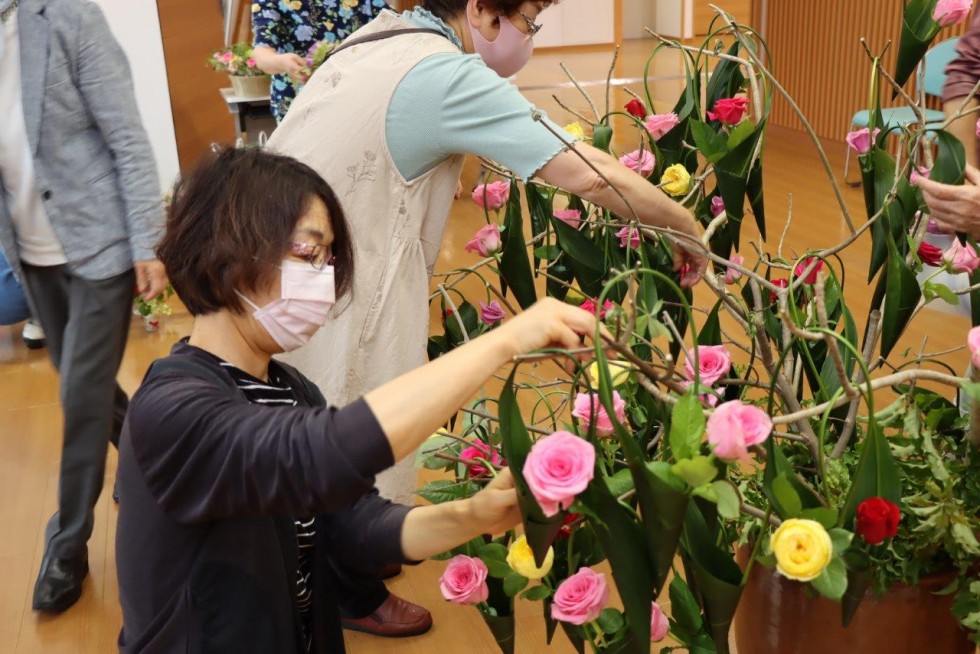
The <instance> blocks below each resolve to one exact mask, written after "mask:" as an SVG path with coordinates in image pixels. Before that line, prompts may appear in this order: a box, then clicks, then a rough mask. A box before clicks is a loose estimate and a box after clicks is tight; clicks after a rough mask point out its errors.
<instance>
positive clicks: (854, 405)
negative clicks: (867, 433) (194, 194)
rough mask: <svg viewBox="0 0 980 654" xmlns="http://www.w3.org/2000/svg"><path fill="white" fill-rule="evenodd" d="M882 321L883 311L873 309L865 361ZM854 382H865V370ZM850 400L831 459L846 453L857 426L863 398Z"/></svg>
mask: <svg viewBox="0 0 980 654" xmlns="http://www.w3.org/2000/svg"><path fill="white" fill-rule="evenodd" d="M880 321H881V313H880V312H879V311H877V310H875V311H872V312H871V315H870V316H868V333H867V334H865V342H864V351H863V352H862V353H861V356H862V357H863V358H864V360H865V361H867V360H868V359H869V358H870V357H871V352H872V351H874V340H873V339H872V337H871V334H874V333H875V332H876V331H877V330H878V323H879V322H880ZM854 382H855V384H856V385H860V384H863V383H864V370H858V373H857V377H855V379H854ZM848 401H849V402H850V403H851V406H850V408H849V409H848V410H847V418H846V419H845V420H844V426H843V427H842V428H841V434H840V438H838V439H837V443H836V444H834V449H833V451H832V452H831V453H830V458H831V459H839V458H840V457H841V456H842V455H843V454H844V450H846V449H847V445H848V443H850V442H851V436H852V435H853V433H854V428H855V427H856V426H857V412H858V407H859V406H860V403H861V398H860V397H857V398H854V399H850V400H848Z"/></svg>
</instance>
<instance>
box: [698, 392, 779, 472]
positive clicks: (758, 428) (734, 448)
mask: <svg viewBox="0 0 980 654" xmlns="http://www.w3.org/2000/svg"><path fill="white" fill-rule="evenodd" d="M707 432H708V442H709V443H711V445H712V446H713V447H714V452H715V455H716V456H717V457H718V458H720V459H724V460H725V461H743V460H745V459H747V458H748V456H749V451H748V448H749V447H751V446H752V445H759V444H761V443H764V442H766V439H767V438H769V434H770V433H771V432H772V419H771V418H769V416H768V415H767V414H766V412H765V411H763V410H762V409H760V408H759V407H757V406H753V405H751V404H743V403H742V402H740V401H739V400H732V401H731V402H725V403H724V404H722V405H720V406H719V407H718V408H717V409H715V412H714V413H712V414H711V416H710V417H709V418H708V424H707Z"/></svg>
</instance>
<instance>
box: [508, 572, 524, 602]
mask: <svg viewBox="0 0 980 654" xmlns="http://www.w3.org/2000/svg"><path fill="white" fill-rule="evenodd" d="M527 584H528V579H527V577H524V576H521V575H519V574H517V573H516V572H511V573H510V574H509V575H507V576H506V577H504V594H505V595H507V597H513V596H514V595H517V594H518V593H519V592H521V591H522V590H524V589H525V588H527Z"/></svg>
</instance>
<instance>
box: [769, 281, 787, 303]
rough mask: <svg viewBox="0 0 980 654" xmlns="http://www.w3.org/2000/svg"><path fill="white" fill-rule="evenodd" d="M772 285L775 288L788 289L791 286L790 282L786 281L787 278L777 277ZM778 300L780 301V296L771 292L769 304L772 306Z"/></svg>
mask: <svg viewBox="0 0 980 654" xmlns="http://www.w3.org/2000/svg"><path fill="white" fill-rule="evenodd" d="M772 284H773V286H776V287H777V288H787V287H788V286H789V280H788V279H786V278H785V277H777V278H776V279H773V280H772ZM778 299H779V296H778V295H776V292H775V291H769V302H770V304H771V303H774V302H776V300H778Z"/></svg>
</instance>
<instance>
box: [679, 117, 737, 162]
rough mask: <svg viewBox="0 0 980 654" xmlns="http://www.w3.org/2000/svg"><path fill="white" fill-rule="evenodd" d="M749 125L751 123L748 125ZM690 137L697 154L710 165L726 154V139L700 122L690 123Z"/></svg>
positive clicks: (709, 126) (693, 121)
mask: <svg viewBox="0 0 980 654" xmlns="http://www.w3.org/2000/svg"><path fill="white" fill-rule="evenodd" d="M749 124H750V125H751V123H749ZM691 136H693V137H694V143H695V145H697V148H698V152H700V153H701V154H702V155H704V158H705V159H707V160H708V161H710V162H711V163H714V164H716V163H718V162H719V161H721V158H722V157H724V156H725V154H726V153H727V152H728V139H727V138H726V137H725V135H724V134H719V133H718V132H716V131H715V129H714V128H713V127H711V125H708V124H707V123H702V122H701V121H697V120H692V121H691Z"/></svg>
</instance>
